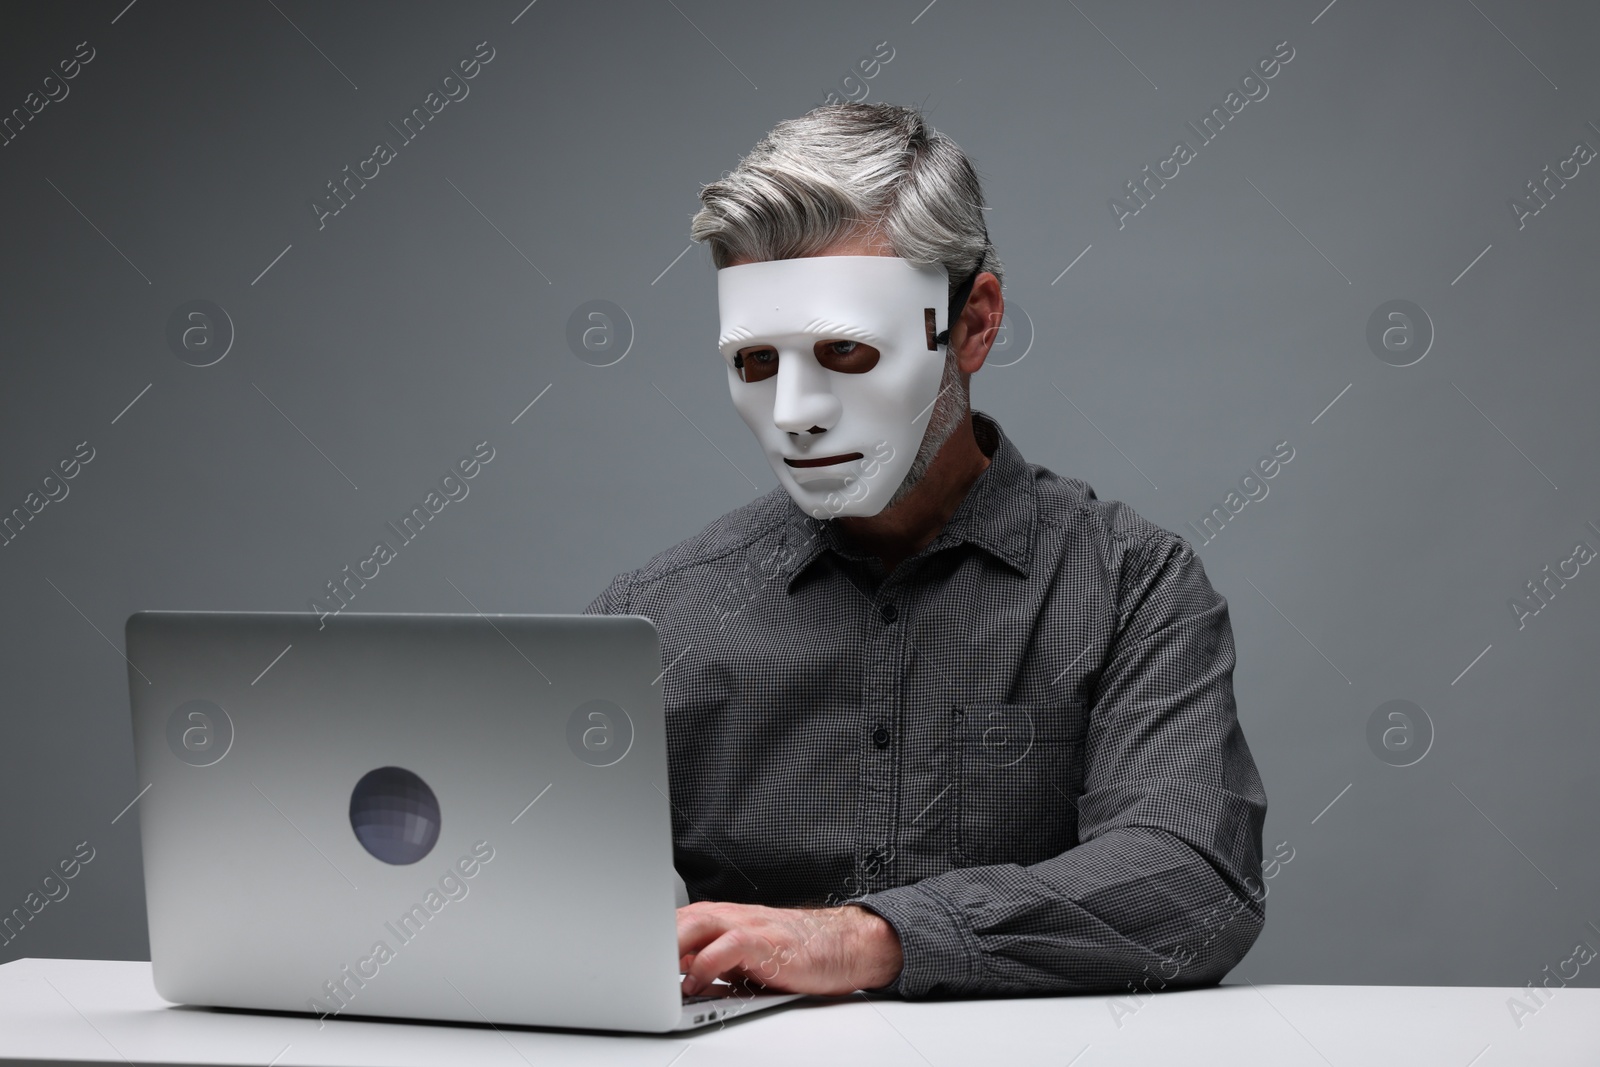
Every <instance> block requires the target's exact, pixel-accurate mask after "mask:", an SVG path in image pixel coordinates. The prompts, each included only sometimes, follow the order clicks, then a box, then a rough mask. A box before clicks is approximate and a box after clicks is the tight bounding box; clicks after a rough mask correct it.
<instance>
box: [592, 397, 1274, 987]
mask: <svg viewBox="0 0 1600 1067" xmlns="http://www.w3.org/2000/svg"><path fill="white" fill-rule="evenodd" d="M973 424H974V428H975V430H976V432H977V436H978V441H979V445H980V447H981V448H982V449H983V451H984V453H985V454H986V455H988V456H990V458H991V462H990V465H989V466H988V468H986V469H985V470H984V471H983V473H982V474H980V475H979V476H978V479H977V481H976V482H975V483H974V484H973V486H972V488H971V490H970V491H969V492H968V493H967V496H966V498H965V499H964V500H963V501H962V503H961V505H960V506H959V507H958V508H957V509H956V511H955V513H954V514H953V515H952V516H951V518H950V521H949V522H948V523H946V525H945V527H944V529H943V530H941V531H940V533H939V534H938V536H936V537H935V538H934V540H933V541H932V542H931V543H930V544H928V545H927V547H925V548H923V549H922V550H921V551H920V552H918V553H916V554H915V555H913V556H911V557H909V558H907V559H906V560H905V561H904V562H902V563H901V564H899V566H898V567H896V568H895V570H894V571H893V573H890V574H888V575H885V574H884V570H883V564H882V563H881V562H880V561H879V560H878V559H877V558H876V557H874V556H871V555H870V554H867V553H864V552H861V551H859V550H857V549H856V548H855V547H854V546H853V545H852V544H851V543H850V542H848V541H847V540H846V538H845V535H844V534H843V531H841V530H839V529H838V526H837V523H836V522H833V521H831V520H819V519H813V518H811V517H809V516H808V515H806V514H805V513H804V512H803V511H801V510H800V508H799V507H798V506H796V505H795V503H794V502H793V501H792V500H791V499H790V498H789V496H788V494H787V493H785V492H784V490H783V488H782V487H779V488H776V489H774V490H772V491H771V492H769V493H767V494H766V495H765V496H762V497H760V498H758V499H756V500H754V501H751V502H750V503H749V504H746V505H745V506H744V507H741V508H738V509H737V510H734V511H731V512H729V513H728V514H726V515H724V516H722V517H721V518H720V519H717V520H716V521H715V522H713V523H711V524H710V525H709V526H707V527H706V528H705V529H704V530H702V531H701V532H700V533H699V534H697V535H695V536H694V537H691V538H689V539H687V540H685V541H683V542H681V543H680V544H678V545H675V546H673V547H672V548H670V549H668V550H667V551H665V552H663V553H661V554H660V555H658V556H656V557H655V558H653V559H652V560H650V562H649V563H647V564H646V565H645V566H643V567H641V568H640V569H638V570H636V571H631V572H629V573H625V574H621V575H619V576H618V577H617V578H616V579H615V580H614V581H612V583H611V584H610V585H609V586H608V587H607V588H606V590H605V592H603V593H602V594H601V595H600V596H599V597H598V598H597V599H596V600H595V601H594V603H593V604H591V605H590V606H589V608H588V611H589V612H600V613H606V614H631V615H644V616H647V617H649V618H650V619H651V620H652V621H653V622H654V623H655V625H656V627H657V629H658V630H659V632H660V634H661V645H662V648H661V654H662V666H663V668H665V671H666V673H665V674H664V675H663V676H662V680H661V684H662V685H663V687H664V688H663V693H662V697H663V700H664V704H665V709H666V727H667V745H668V760H669V765H670V776H671V786H670V793H671V800H672V809H673V811H672V833H673V842H674V855H675V861H676V863H677V867H678V871H679V873H680V874H681V875H682V877H683V879H684V883H685V885H686V886H687V887H688V890H689V896H690V899H692V900H722V901H734V902H740V903H751V904H766V905H769V906H774V907H782V906H802V907H806V906H833V905H837V904H842V903H845V902H850V903H854V904H859V905H861V906H862V907H864V908H867V909H868V910H870V911H872V912H875V913H876V914H878V915H880V916H882V917H883V918H884V919H885V920H887V921H888V922H889V923H890V924H891V925H892V926H893V927H894V929H895V931H896V933H897V934H898V935H899V937H900V942H901V946H902V949H903V951H904V956H905V964H904V968H903V969H902V971H901V973H900V975H899V977H898V978H897V979H896V980H895V981H894V982H893V983H892V984H891V985H889V986H887V987H885V991H886V992H893V993H898V994H900V995H902V996H905V997H924V996H929V995H987V994H996V993H1026V992H1034V993H1045V992H1053V993H1060V992H1070V991H1090V990H1095V991H1115V992H1125V991H1126V990H1127V988H1128V986H1129V984H1130V983H1132V984H1134V985H1135V986H1136V987H1137V988H1138V989H1139V990H1140V992H1141V993H1142V992H1143V991H1144V990H1147V989H1148V990H1155V989H1159V988H1163V986H1164V985H1165V986H1172V987H1176V986H1182V985H1198V984H1206V983H1210V982H1215V981H1217V980H1218V979H1220V978H1221V977H1222V976H1223V975H1224V974H1226V973H1227V971H1228V970H1229V969H1230V968H1231V967H1233V965H1234V964H1235V963H1237V962H1238V961H1239V960H1240V959H1241V958H1242V957H1243V956H1244V953H1245V951H1246V950H1247V949H1249V947H1250V945H1251V944H1252V943H1253V942H1254V941H1255V938H1256V934H1257V933H1258V932H1259V931H1260V929H1261V925H1262V921H1263V918H1264V908H1263V906H1262V901H1263V900H1264V897H1265V891H1264V889H1263V886H1262V883H1261V882H1260V881H1259V878H1260V874H1261V862H1262V859H1261V827H1262V820H1263V818H1264V817H1265V815H1266V807H1267V798H1266V794H1265V792H1264V791H1263V790H1262V787H1261V780H1260V778H1259V777H1258V776H1257V773H1256V767H1255V763H1254V761H1253V760H1252V759H1251V756H1250V750H1249V748H1248V746H1247V745H1246V744H1245V739H1244V736H1243V734H1242V733H1241V732H1240V729H1239V724H1238V721H1237V720H1236V718H1235V716H1234V701H1233V666H1234V646H1233V631H1232V628H1231V626H1230V625H1229V621H1228V605H1227V601H1225V600H1224V599H1223V598H1222V597H1221V596H1220V595H1218V594H1217V592H1216V591H1215V590H1213V589H1212V587H1211V583H1210V581H1209V580H1208V579H1207V578H1206V573H1205V568H1204V567H1203V566H1202V565H1201V563H1200V559H1199V557H1197V556H1196V555H1195V554H1194V550H1193V549H1192V548H1191V547H1190V546H1189V544H1188V543H1187V542H1186V541H1184V539H1183V538H1181V537H1179V536H1177V535H1176V534H1173V533H1169V532H1168V531H1166V530H1163V529H1161V528H1160V527H1157V526H1155V525H1154V524H1152V523H1150V522H1149V521H1147V520H1145V519H1143V518H1141V517H1140V516H1138V515H1136V514H1135V513H1134V512H1133V510H1132V509H1131V508H1129V507H1128V506H1127V505H1125V504H1123V503H1120V502H1118V501H1109V500H1100V499H1099V498H1097V497H1096V496H1095V493H1094V490H1093V489H1092V488H1091V487H1090V486H1089V485H1088V484H1086V483H1085V482H1082V481H1080V480H1078V479H1075V478H1063V477H1061V476H1060V475H1057V474H1055V473H1053V472H1051V471H1049V470H1047V469H1045V468H1044V467H1041V466H1038V465H1037V464H1032V463H1028V462H1026V461H1024V459H1023V458H1022V456H1021V455H1020V454H1019V453H1018V452H1017V449H1016V446H1015V445H1013V444H1012V443H1011V441H1010V439H1009V438H1007V437H1006V436H1005V435H1004V433H1002V432H1001V430H1000V427H999V426H998V424H996V423H995V422H994V420H993V419H991V418H989V417H987V416H985V415H983V414H982V413H976V412H975V413H974V423H973Z"/></svg>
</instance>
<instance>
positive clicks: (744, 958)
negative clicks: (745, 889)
mask: <svg viewBox="0 0 1600 1067" xmlns="http://www.w3.org/2000/svg"><path fill="white" fill-rule="evenodd" d="M771 953H772V946H771V945H770V944H769V943H768V942H767V940H766V939H765V938H763V937H760V936H758V935H755V934H752V933H750V932H749V931H747V930H740V929H733V930H728V931H726V932H725V933H723V934H722V935H721V936H720V937H718V938H717V939H716V940H714V941H712V942H711V943H710V944H709V945H707V946H705V947H704V948H702V949H701V950H700V951H699V953H698V954H696V956H695V959H694V963H693V964H692V965H691V966H690V968H689V970H688V972H687V977H686V978H685V979H684V990H685V991H686V992H688V993H691V994H693V993H696V992H699V991H701V990H703V989H704V988H705V987H706V986H708V985H710V984H711V983H712V982H713V981H714V980H716V979H718V978H726V979H728V980H732V979H734V978H743V977H744V976H745V975H747V974H754V973H755V972H756V971H757V969H758V965H759V963H760V961H761V960H762V958H764V957H766V956H769V955H771ZM757 977H762V976H760V975H757Z"/></svg>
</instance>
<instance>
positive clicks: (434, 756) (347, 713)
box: [127, 612, 682, 1031]
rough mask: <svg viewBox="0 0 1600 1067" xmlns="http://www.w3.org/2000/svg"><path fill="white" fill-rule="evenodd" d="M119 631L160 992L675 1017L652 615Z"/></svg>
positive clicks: (288, 616)
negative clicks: (123, 637)
mask: <svg viewBox="0 0 1600 1067" xmlns="http://www.w3.org/2000/svg"><path fill="white" fill-rule="evenodd" d="M127 650H128V657H129V659H130V660H131V661H132V663H133V664H135V665H136V668H131V669H130V670H129V688H130V692H131V694H132V701H131V703H132V708H133V724H134V747H135V756H136V760H137V766H138V774H139V781H140V785H141V788H143V787H145V786H148V787H149V788H148V792H146V793H144V794H143V796H142V798H141V799H140V800H139V819H140V827H141V832H142V834H143V845H144V871H145V893H146V899H147V906H148V912H149V921H150V951H151V958H152V962H153V969H154V976H155V984H156V989H157V991H158V992H159V993H160V994H161V995H162V996H163V997H165V998H167V999H168V1000H172V1001H176V1002H181V1003H189V1004H208V1005H220V1006H233V1007H245V1008H267V1009H278V1010H289V1011H316V1012H318V1013H319V1014H326V1015H356V1014H361V1015H396V1016H405V1017H410V1018H422V1019H429V1018H431V1019H452V1020H464V1021H472V1022H484V1021H492V1022H495V1023H511V1024H532V1025H554V1026H568V1027H593V1028H600V1029H618V1030H654V1031H662V1030H667V1029H670V1028H672V1027H673V1026H675V1025H677V1024H678V1023H679V1020H680V1017H681V1014H682V1003H681V995H680V990H679V986H678V980H677V976H678V973H679V970H678V963H677V939H676V924H675V907H676V902H675V899H674V871H673V866H672V844H671V828H670V814H669V801H668V798H667V760H666V746H665V738H664V723H663V717H662V709H661V699H660V686H659V684H658V676H659V674H660V662H661V661H660V646H659V642H658V638H657V635H656V631H655V627H654V625H653V624H652V623H651V622H650V620H649V619H646V618H643V617H641V616H597V615H578V616H563V615H494V616H480V615H355V614H348V613H347V614H344V615H341V616H339V617H338V618H336V619H330V620H327V624H326V626H324V627H320V628H319V625H318V623H317V620H316V618H315V617H314V616H312V615H310V614H299V613H281V614H280V613H251V614H243V613H239V614H235V613H213V612H146V613H140V614H137V615H134V616H132V617H131V618H129V620H128V623H127Z"/></svg>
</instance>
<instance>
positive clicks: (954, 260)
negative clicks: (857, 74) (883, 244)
mask: <svg viewBox="0 0 1600 1067" xmlns="http://www.w3.org/2000/svg"><path fill="white" fill-rule="evenodd" d="M700 202H701V203H702V204H704V205H705V206H704V207H703V208H701V209H700V211H699V212H698V213H696V214H695V216H694V219H693V221H692V222H691V223H690V224H689V236H690V237H692V238H694V240H696V241H706V242H709V243H710V245H711V257H712V261H713V262H714V263H715V264H716V265H717V267H718V268H719V269H720V268H722V267H726V266H729V265H730V264H732V263H734V262H737V261H742V260H747V261H753V262H762V261H766V260H773V259H795V258H798V257H801V256H814V255H816V254H817V253H818V252H821V251H822V250H823V249H824V248H827V247H828V246H829V245H831V244H833V243H835V242H837V241H839V240H841V239H844V238H847V237H850V236H852V235H856V234H866V235H869V236H874V237H879V238H882V239H885V240H887V242H888V243H889V246H890V247H891V248H892V249H893V250H894V253H895V255H897V256H900V257H901V258H902V259H908V260H911V261H912V262H915V263H940V264H943V266H944V268H945V271H946V272H947V273H948V274H949V275H950V290H951V292H952V293H954V291H955V290H956V288H957V287H958V286H959V285H960V284H961V282H963V281H964V280H965V279H966V277H967V275H969V274H971V273H973V272H974V271H977V270H986V271H989V272H991V273H993V274H995V275H996V276H1000V271H1001V267H1000V260H999V257H998V256H997V255H996V254H995V250H994V245H993V244H992V243H991V242H990V240H989V232H988V229H987V227H986V226H985V225H984V221H983V189H982V187H981V186H980V185H979V182H978V175H977V172H976V171H974V170H973V167H972V164H971V163H970V162H969V161H968V160H967V157H966V155H965V153H963V152H962V151H961V149H960V148H959V147H958V146H957V145H956V143H955V142H954V141H952V140H950V138H948V137H946V136H945V135H944V134H942V133H940V132H939V131H938V130H935V129H934V128H933V127H932V126H930V125H928V123H927V121H926V120H925V119H924V118H923V117H922V115H921V113H920V112H918V111H917V110H915V109H914V108H909V107H901V106H899V105H896V104H828V105H824V106H822V107H818V108H813V109H812V110H811V111H808V112H806V113H805V114H804V115H802V116H800V117H799V118H795V119H788V120H786V121H784V122H780V123H778V125H776V126H774V127H773V128H772V132H771V133H769V134H767V135H766V136H765V137H763V138H762V139H761V140H760V142H758V143H757V144H756V146H755V147H754V148H753V149H751V150H750V153H749V154H748V155H746V156H745V157H744V158H743V159H742V160H740V161H739V165H738V166H737V167H735V168H734V169H733V170H732V171H731V172H729V173H728V174H727V175H726V176H724V177H723V178H721V179H719V180H718V181H714V182H712V183H711V184H709V185H707V186H705V187H704V188H703V189H701V190H700ZM1002 280H1003V279H1002Z"/></svg>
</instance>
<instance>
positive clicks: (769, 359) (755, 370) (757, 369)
mask: <svg viewBox="0 0 1600 1067" xmlns="http://www.w3.org/2000/svg"><path fill="white" fill-rule="evenodd" d="M733 368H734V370H736V371H738V372H739V380H740V381H745V382H759V381H761V380H763V379H765V378H770V377H772V376H773V375H774V374H777V373H778V350H777V349H776V348H773V347H772V346H771V345H756V346H755V347H753V348H741V349H739V351H738V352H737V353H736V354H735V355H734V357H733Z"/></svg>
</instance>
